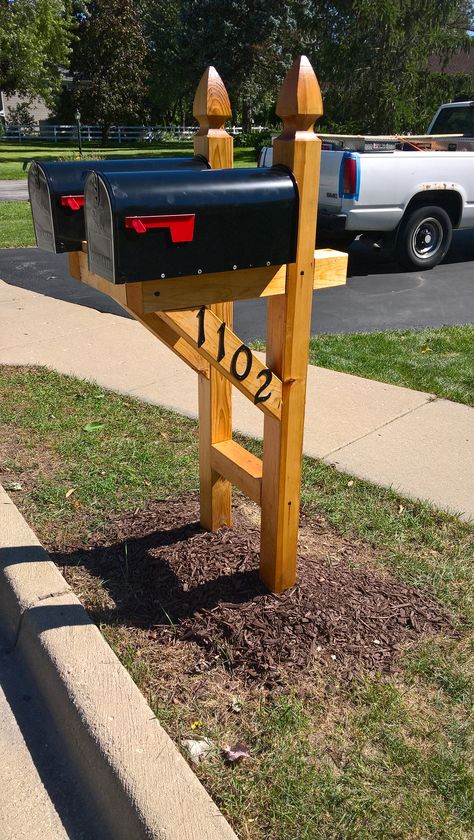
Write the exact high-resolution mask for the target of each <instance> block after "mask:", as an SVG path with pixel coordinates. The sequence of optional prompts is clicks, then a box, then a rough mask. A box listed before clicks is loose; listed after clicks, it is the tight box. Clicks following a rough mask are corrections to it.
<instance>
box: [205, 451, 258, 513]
mask: <svg viewBox="0 0 474 840" xmlns="http://www.w3.org/2000/svg"><path fill="white" fill-rule="evenodd" d="M211 467H212V469H213V470H215V471H216V472H217V473H219V475H222V476H223V477H224V478H226V479H227V481H230V482H231V483H232V484H234V485H235V487H238V488H239V490H242V493H245V495H246V496H248V497H249V499H252V500H253V501H254V502H257V504H258V505H259V504H261V497H262V461H261V460H260V458H257V457H256V456H255V455H252V453H251V452H248V450H247V449H244V447H243V446H241V445H240V443H237V442H236V441H235V440H224V441H222V443H214V444H212V446H211Z"/></svg>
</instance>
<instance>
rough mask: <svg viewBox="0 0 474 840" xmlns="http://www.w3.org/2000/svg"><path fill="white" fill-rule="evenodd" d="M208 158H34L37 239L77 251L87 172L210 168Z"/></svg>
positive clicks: (31, 182) (46, 246)
mask: <svg viewBox="0 0 474 840" xmlns="http://www.w3.org/2000/svg"><path fill="white" fill-rule="evenodd" d="M208 167H209V164H208V162H207V161H206V160H205V158H203V157H200V156H197V157H194V158H132V159H129V160H126V159H125V160H80V161H65V162H63V163H60V162H56V161H54V162H51V163H42V162H40V161H33V163H32V164H31V166H30V171H29V173H28V191H29V195H30V202H31V209H32V213H33V224H34V228H35V233H36V242H37V244H38V247H39V248H42V249H43V250H45V251H52V252H53V253H56V254H57V253H62V252H64V251H78V250H80V249H81V243H82V242H83V240H84V239H85V226H84V183H85V179H86V175H87V174H88V172H90V171H91V170H93V171H94V172H102V171H104V170H106V171H107V172H125V171H131V172H143V171H146V172H149V171H152V172H158V171H163V170H169V169H171V170H172V169H185V170H186V169H197V170H201V169H207V168H208Z"/></svg>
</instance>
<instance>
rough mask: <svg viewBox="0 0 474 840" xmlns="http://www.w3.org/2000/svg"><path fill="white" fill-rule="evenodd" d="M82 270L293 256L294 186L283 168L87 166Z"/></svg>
mask: <svg viewBox="0 0 474 840" xmlns="http://www.w3.org/2000/svg"><path fill="white" fill-rule="evenodd" d="M85 215H86V233H87V240H88V253H89V269H90V271H92V272H94V273H95V274H99V275H101V276H102V277H105V278H106V279H108V280H110V281H111V282H112V283H130V282H140V281H146V280H156V279H160V278H165V277H180V276H183V275H196V276H197V277H199V275H201V274H208V273H213V272H219V271H232V270H235V269H241V268H254V267H258V266H266V265H281V264H283V263H288V262H294V260H295V254H296V232H297V218H298V192H297V187H296V183H295V181H294V179H293V176H292V175H291V173H290V172H289V170H286V169H284V168H283V167H272V168H270V169H264V168H258V169H243V170H239V169H236V170H235V169H234V170H233V169H224V170H207V171H202V172H193V171H187V172H160V173H152V172H147V173H143V172H142V173H129V172H126V173H125V172H124V173H109V172H103V173H92V174H90V175H89V177H88V178H87V181H86V188H85Z"/></svg>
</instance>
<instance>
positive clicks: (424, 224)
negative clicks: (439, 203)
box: [396, 206, 453, 271]
mask: <svg viewBox="0 0 474 840" xmlns="http://www.w3.org/2000/svg"><path fill="white" fill-rule="evenodd" d="M452 236H453V226H452V224H451V219H450V218H449V216H448V214H447V213H446V211H445V210H443V208H442V207H436V206H432V207H428V206H427V207H417V208H416V209H414V210H412V211H411V212H410V213H408V214H407V216H406V217H405V218H404V219H403V221H402V222H401V224H400V229H399V231H398V237H397V246H396V254H397V258H398V260H399V262H400V263H401V264H402V265H403V266H404V268H406V269H408V271H414V270H416V269H425V270H426V269H429V268H434V266H435V265H438V263H440V262H441V261H442V260H443V259H444V257H445V256H446V254H447V251H448V249H449V246H450V245H451V239H452Z"/></svg>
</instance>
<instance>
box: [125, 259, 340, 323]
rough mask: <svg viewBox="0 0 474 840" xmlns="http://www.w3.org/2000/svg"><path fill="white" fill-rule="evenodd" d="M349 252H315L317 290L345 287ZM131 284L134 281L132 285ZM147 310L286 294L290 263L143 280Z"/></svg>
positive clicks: (144, 304) (160, 310) (314, 285)
mask: <svg viewBox="0 0 474 840" xmlns="http://www.w3.org/2000/svg"><path fill="white" fill-rule="evenodd" d="M347 261H348V255H347V254H345V253H344V252H342V251H335V250H333V249H332V248H317V249H316V251H315V252H314V284H313V288H314V289H325V288H327V287H329V286H342V285H344V284H345V282H346V278H347ZM130 285H131V284H130ZM141 286H142V291H143V311H144V312H162V311H166V310H167V309H178V308H181V307H182V306H183V304H185V305H186V307H192V306H201V305H202V306H207V305H208V304H211V303H219V302H224V301H228V300H250V299H251V298H258V297H270V296H272V295H283V294H285V291H286V266H285V265H271V266H268V267H266V266H264V267H263V268H246V269H245V268H243V269H238V270H236V271H220V272H216V273H214V274H203V275H202V276H201V277H196V276H195V275H191V276H186V277H169V278H165V279H164V280H149V281H148V282H147V283H142V284H141Z"/></svg>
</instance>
